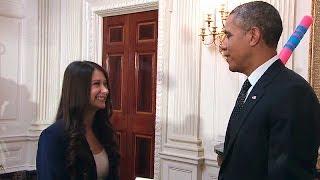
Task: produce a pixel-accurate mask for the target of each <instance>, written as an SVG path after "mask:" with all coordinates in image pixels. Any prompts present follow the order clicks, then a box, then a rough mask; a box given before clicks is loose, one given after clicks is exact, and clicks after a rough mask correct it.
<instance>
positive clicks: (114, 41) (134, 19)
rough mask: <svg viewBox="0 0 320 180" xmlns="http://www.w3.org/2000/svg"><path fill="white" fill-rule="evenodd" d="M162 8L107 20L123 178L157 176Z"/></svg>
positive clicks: (106, 49)
mask: <svg viewBox="0 0 320 180" xmlns="http://www.w3.org/2000/svg"><path fill="white" fill-rule="evenodd" d="M157 16H158V11H148V12H142V13H134V14H127V15H121V16H112V17H105V18H104V19H103V35H104V40H103V57H104V61H103V66H104V67H105V68H106V69H107V71H108V74H109V78H110V86H111V87H110V88H109V89H110V93H111V97H112V102H113V109H114V111H113V116H112V120H111V121H112V123H113V126H114V127H115V130H116V132H117V140H118V143H119V145H120V153H121V165H120V176H121V177H120V178H121V180H134V179H135V177H137V176H139V177H147V178H153V163H154V159H153V158H154V157H153V156H154V128H155V95H156V94H155V92H156V69H157V67H156V64H157V59H156V58H157V29H158V25H157V23H158V17H157Z"/></svg>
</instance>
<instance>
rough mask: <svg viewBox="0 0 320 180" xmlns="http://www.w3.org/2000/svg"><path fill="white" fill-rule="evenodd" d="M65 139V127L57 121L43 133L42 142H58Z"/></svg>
mask: <svg viewBox="0 0 320 180" xmlns="http://www.w3.org/2000/svg"><path fill="white" fill-rule="evenodd" d="M63 137H64V126H63V123H62V122H59V121H56V122H54V123H53V124H51V125H50V126H49V127H47V128H46V129H44V130H43V131H42V132H41V135H40V140H41V139H46V140H58V139H61V138H63Z"/></svg>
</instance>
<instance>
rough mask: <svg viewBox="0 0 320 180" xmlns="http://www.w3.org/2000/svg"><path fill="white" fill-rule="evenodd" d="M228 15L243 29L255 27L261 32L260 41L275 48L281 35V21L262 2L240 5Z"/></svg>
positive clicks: (277, 14) (267, 5)
mask: <svg viewBox="0 0 320 180" xmlns="http://www.w3.org/2000/svg"><path fill="white" fill-rule="evenodd" d="M230 15H233V16H234V20H236V22H237V23H239V25H240V26H241V27H242V28H243V29H244V30H250V29H251V28H252V27H257V28H259V29H260V30H261V32H262V39H263V40H264V41H265V43H266V44H267V46H269V47H275V48H276V47H277V45H278V41H279V39H280V36H281V33H282V30H283V28H282V20H281V17H280V15H279V12H278V10H277V9H276V8H275V7H273V6H272V5H271V4H269V3H266V2H263V1H253V2H248V3H245V4H242V5H240V6H238V7H236V8H235V9H234V10H232V11H231V13H230Z"/></svg>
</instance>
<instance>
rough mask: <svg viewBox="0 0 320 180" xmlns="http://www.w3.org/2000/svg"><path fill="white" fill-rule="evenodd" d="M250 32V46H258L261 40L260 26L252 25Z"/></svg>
mask: <svg viewBox="0 0 320 180" xmlns="http://www.w3.org/2000/svg"><path fill="white" fill-rule="evenodd" d="M248 34H249V35H250V39H249V44H250V46H256V45H257V44H258V43H259V42H260V41H261V37H262V34H261V30H260V29H259V28H258V27H252V28H251V29H250V30H249V32H248Z"/></svg>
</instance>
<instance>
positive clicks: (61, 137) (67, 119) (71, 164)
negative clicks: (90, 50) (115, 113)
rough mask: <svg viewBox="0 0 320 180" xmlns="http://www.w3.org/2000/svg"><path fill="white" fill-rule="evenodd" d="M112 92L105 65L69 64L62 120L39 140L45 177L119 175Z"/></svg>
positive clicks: (112, 178) (41, 176)
mask: <svg viewBox="0 0 320 180" xmlns="http://www.w3.org/2000/svg"><path fill="white" fill-rule="evenodd" d="M110 97H111V96H110V92H109V83H108V75H107V73H106V71H105V70H104V69H103V68H102V67H101V66H99V65H98V64H96V63H93V62H90V61H75V62H72V63H71V64H70V65H69V66H68V67H67V69H66V71H65V74H64V79H63V85H62V93H61V100H60V105H59V109H58V113H57V116H56V122H55V123H54V124H52V125H51V126H49V127H48V128H47V129H45V130H44V131H43V132H42V133H41V136H40V139H39V143H38V152H37V175H38V179H39V180H42V179H45V180H50V179H61V180H62V179H98V180H102V179H105V180H117V179H119V175H118V164H119V163H118V162H119V153H118V145H117V144H116V141H115V133H114V131H113V128H112V125H111V123H110V121H109V119H110V117H111V114H112V108H111V98H110Z"/></svg>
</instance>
